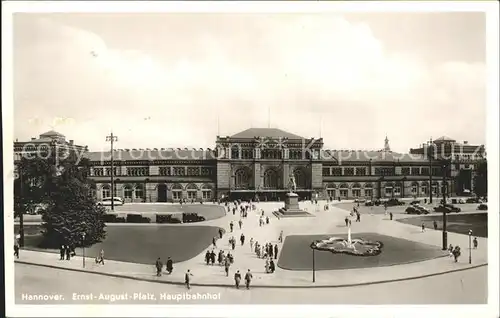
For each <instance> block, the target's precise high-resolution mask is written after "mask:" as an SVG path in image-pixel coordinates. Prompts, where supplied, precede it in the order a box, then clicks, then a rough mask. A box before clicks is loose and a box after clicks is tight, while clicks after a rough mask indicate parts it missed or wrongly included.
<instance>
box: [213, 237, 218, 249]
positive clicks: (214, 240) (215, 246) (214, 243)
mask: <svg viewBox="0 0 500 318" xmlns="http://www.w3.org/2000/svg"><path fill="white" fill-rule="evenodd" d="M212 245H213V246H214V248H217V238H216V237H215V236H214V237H213V238H212Z"/></svg>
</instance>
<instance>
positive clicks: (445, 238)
mask: <svg viewBox="0 0 500 318" xmlns="http://www.w3.org/2000/svg"><path fill="white" fill-rule="evenodd" d="M442 167H443V189H442V192H443V205H445V204H446V190H447V188H448V187H447V186H446V185H447V184H446V173H447V168H448V162H447V161H446V160H444V159H443V161H442ZM431 188H432V186H431ZM431 192H432V190H431ZM447 219H448V215H447V214H446V207H443V251H446V249H447V248H448V232H447V229H446V228H447Z"/></svg>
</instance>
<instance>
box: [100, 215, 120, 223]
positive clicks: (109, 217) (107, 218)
mask: <svg viewBox="0 0 500 318" xmlns="http://www.w3.org/2000/svg"><path fill="white" fill-rule="evenodd" d="M103 219H104V222H105V223H116V222H117V221H116V219H117V217H116V214H104V215H103Z"/></svg>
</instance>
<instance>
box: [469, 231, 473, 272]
mask: <svg viewBox="0 0 500 318" xmlns="http://www.w3.org/2000/svg"><path fill="white" fill-rule="evenodd" d="M471 239H472V230H469V264H472V248H471Z"/></svg>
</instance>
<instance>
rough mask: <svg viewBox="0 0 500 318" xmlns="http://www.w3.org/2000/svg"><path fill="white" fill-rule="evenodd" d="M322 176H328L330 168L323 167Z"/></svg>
mask: <svg viewBox="0 0 500 318" xmlns="http://www.w3.org/2000/svg"><path fill="white" fill-rule="evenodd" d="M323 175H324V176H329V175H330V167H323Z"/></svg>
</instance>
